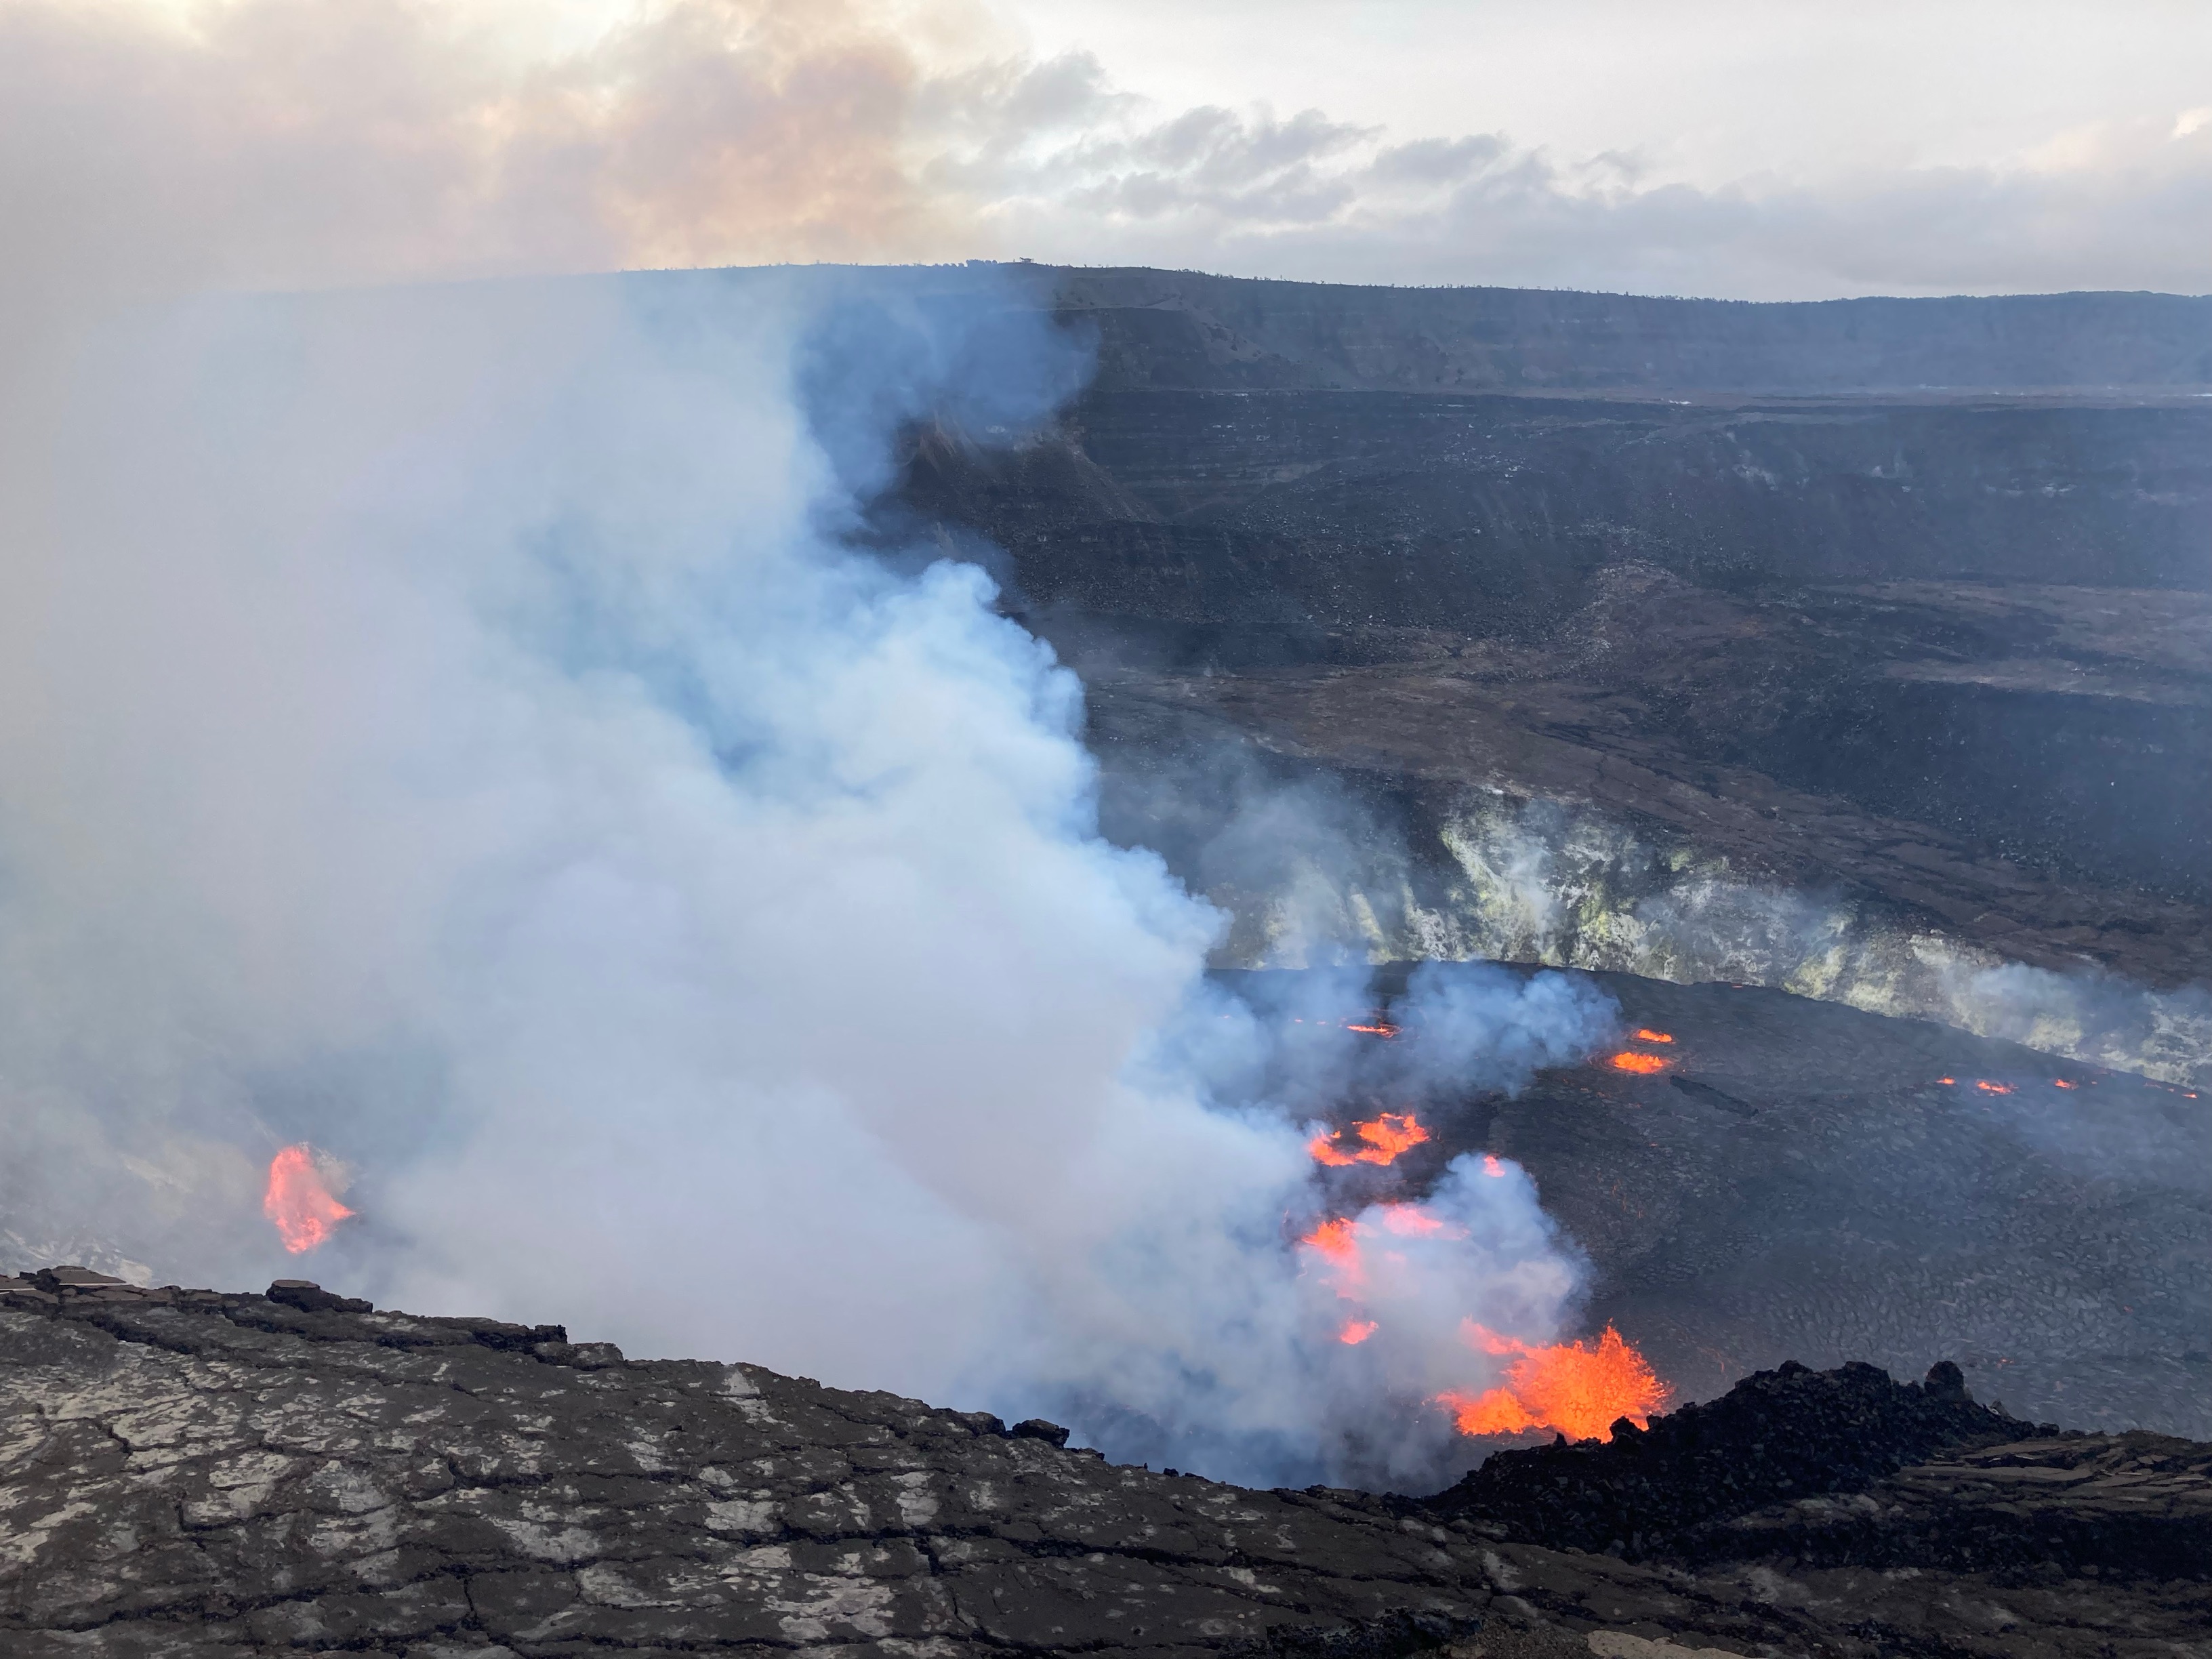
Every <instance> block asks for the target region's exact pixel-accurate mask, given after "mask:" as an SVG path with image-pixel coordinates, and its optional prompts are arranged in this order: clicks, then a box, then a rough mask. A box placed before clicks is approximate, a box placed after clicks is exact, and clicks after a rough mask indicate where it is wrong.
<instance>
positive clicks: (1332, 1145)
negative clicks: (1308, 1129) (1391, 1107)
mask: <svg viewBox="0 0 2212 1659" xmlns="http://www.w3.org/2000/svg"><path fill="white" fill-rule="evenodd" d="M1350 1133H1352V1134H1355V1135H1357V1136H1358V1138H1359V1139H1362V1140H1364V1141H1365V1142H1366V1143H1367V1144H1366V1145H1365V1146H1361V1147H1357V1148H1355V1149H1353V1150H1352V1151H1351V1152H1346V1151H1345V1150H1344V1149H1343V1148H1341V1147H1340V1146H1337V1145H1336V1141H1337V1139H1338V1136H1336V1135H1316V1136H1315V1137H1314V1138H1313V1139H1311V1140H1310V1141H1308V1142H1307V1143H1306V1151H1307V1152H1308V1153H1310V1155H1311V1156H1312V1158H1313V1160H1314V1162H1315V1163H1316V1164H1328V1166H1329V1168H1331V1169H1333V1170H1341V1169H1344V1168H1346V1166H1348V1165H1350V1164H1389V1163H1393V1162H1395V1160H1396V1158H1397V1157H1398V1154H1399V1153H1401V1152H1405V1151H1407V1149H1408V1148H1409V1147H1413V1146H1419V1145H1420V1144H1421V1143H1422V1142H1423V1141H1425V1140H1426V1139H1428V1138H1429V1132H1428V1131H1427V1130H1426V1129H1425V1128H1423V1127H1421V1124H1420V1120H1419V1119H1418V1118H1416V1117H1415V1116H1414V1115H1413V1114H1412V1113H1411V1112H1405V1113H1398V1112H1385V1113H1383V1115H1382V1116H1380V1117H1377V1118H1375V1119H1372V1120H1370V1121H1368V1122H1365V1123H1355V1124H1353V1125H1352V1128H1351V1130H1350Z"/></svg>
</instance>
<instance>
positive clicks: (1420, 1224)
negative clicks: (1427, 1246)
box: [1383, 1204, 1449, 1238]
mask: <svg viewBox="0 0 2212 1659" xmlns="http://www.w3.org/2000/svg"><path fill="white" fill-rule="evenodd" d="M1383 1226H1384V1228H1385V1229H1387V1230H1388V1231H1391V1232H1394V1233H1400V1234H1404V1235H1407V1236H1410V1237H1421V1238H1426V1237H1433V1236H1434V1235H1435V1234H1437V1233H1441V1232H1444V1231H1449V1229H1447V1227H1446V1226H1445V1224H1444V1223H1443V1221H1442V1220H1440V1219H1439V1218H1437V1217H1435V1216H1432V1215H1431V1214H1430V1213H1429V1212H1427V1211H1426V1210H1424V1209H1421V1208H1420V1207H1419V1206H1416V1205H1412V1204H1385V1205H1384V1206H1383Z"/></svg>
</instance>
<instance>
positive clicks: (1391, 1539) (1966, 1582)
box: [0, 1269, 2212, 1659]
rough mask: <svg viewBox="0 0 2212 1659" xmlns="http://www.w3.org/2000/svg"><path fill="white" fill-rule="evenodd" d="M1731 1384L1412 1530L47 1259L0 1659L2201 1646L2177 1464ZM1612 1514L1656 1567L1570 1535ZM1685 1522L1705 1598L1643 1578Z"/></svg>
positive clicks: (3, 1303) (932, 1413)
mask: <svg viewBox="0 0 2212 1659" xmlns="http://www.w3.org/2000/svg"><path fill="white" fill-rule="evenodd" d="M705 1288H706V1287H704V1286H702V1291H704V1290H705ZM1739 1393H1740V1394H1742V1395H1744V1400H1743V1402H1742V1404H1741V1407H1739V1406H1738V1405H1737V1403H1736V1401H1735V1396H1731V1400H1730V1401H1725V1402H1721V1404H1719V1405H1717V1406H1716V1407H1711V1408H1709V1409H1708V1411H1707V1412H1706V1413H1705V1414H1704V1415H1702V1416H1698V1417H1692V1416H1691V1414H1689V1413H1685V1414H1684V1415H1685V1419H1686V1421H1685V1422H1684V1423H1683V1424H1682V1425H1681V1427H1680V1431H1676V1430H1675V1429H1674V1425H1670V1424H1669V1423H1668V1420H1667V1419H1659V1420H1658V1422H1657V1423H1656V1425H1655V1428H1654V1431H1653V1434H1652V1436H1651V1437H1649V1438H1650V1441H1651V1443H1652V1449H1646V1448H1645V1447H1644V1445H1643V1444H1642V1443H1640V1442H1638V1443H1624V1444H1621V1445H1619V1446H1616V1447H1613V1448H1607V1449H1604V1450H1602V1451H1600V1450H1599V1449H1596V1448H1595V1447H1591V1448H1588V1449H1581V1448H1578V1449H1573V1450H1571V1452H1569V1453H1567V1454H1565V1462H1562V1454H1559V1453H1557V1452H1553V1453H1543V1452H1537V1453H1529V1454H1520V1455H1508V1456H1507V1457H1506V1458H1504V1459H1501V1460H1499V1464H1498V1468H1497V1469H1496V1471H1495V1473H1491V1472H1487V1471H1486V1473H1485V1474H1479V1475H1478V1476H1477V1477H1476V1479H1475V1480H1474V1481H1472V1482H1469V1483H1468V1485H1467V1486H1463V1487H1462V1488H1459V1489H1455V1491H1453V1492H1449V1493H1447V1494H1444V1495H1443V1497H1442V1498H1439V1499H1438V1500H1437V1501H1436V1502H1434V1503H1430V1504H1425V1503H1421V1502H1419V1501H1413V1500H1408V1499H1404V1498H1375V1497H1369V1496H1364V1495H1362V1494H1358V1493H1352V1492H1330V1491H1325V1490H1321V1489H1314V1490H1311V1491H1308V1492H1249V1491H1244V1490H1241V1489H1239V1488H1236V1487H1231V1486H1218V1485H1216V1484H1214V1483H1212V1482H1210V1481H1206V1480H1196V1479H1193V1478H1191V1477H1188V1476H1182V1475H1177V1474H1172V1473H1154V1472H1152V1471H1149V1470H1144V1469H1134V1468H1116V1467H1114V1466H1110V1465H1108V1464H1106V1463H1105V1462H1103V1460H1102V1459H1100V1458H1099V1457H1098V1456H1097V1454H1095V1453H1086V1452H1084V1451H1082V1450H1079V1449H1065V1448H1063V1447H1062V1446H1061V1445H1060V1443H1059V1442H1060V1439H1061V1438H1063V1437H1064V1431H1058V1430H1055V1429H1054V1428H1053V1426H1052V1425H1048V1424H1037V1423H1033V1424H1024V1425H1018V1426H1016V1427H1015V1428H1013V1429H1012V1430H1011V1431H1009V1430H1008V1429H1006V1426H1005V1425H1002V1424H1000V1422H999V1421H998V1420H997V1419H993V1418H987V1417H985V1416H983V1415H982V1414H981V1413H958V1412H948V1411H944V1410H939V1409H935V1408H933V1407H929V1406H927V1405H925V1404H923V1403H922V1402H921V1401H914V1400H902V1399H899V1398H896V1397H895V1396H892V1395H881V1394H875V1395H870V1394H854V1393H847V1392H842V1391H840V1390H836V1389H823V1388H822V1387H820V1386H819V1385H818V1384H816V1383H811V1382H807V1381H805V1380H804V1379H793V1378H789V1377H783V1376H776V1375H775V1374H774V1373H772V1372H769V1371H765V1370H761V1369H760V1368H758V1367H756V1366H749V1365H729V1364H706V1363H702V1362H696V1361H684V1360H659V1361H646V1362H639V1361H634V1360H629V1359H625V1358H623V1356H622V1355H620V1354H619V1353H617V1352H614V1351H613V1350H611V1349H610V1348H608V1347H606V1346H605V1345H594V1344H590V1343H584V1344H578V1343H572V1342H570V1341H568V1340H567V1336H566V1333H565V1332H562V1331H561V1330H560V1329H558V1328H554V1327H538V1328H524V1327H520V1326H514V1325H504V1324H501V1323H499V1322H496V1321H490V1320H471V1319H425V1318H418V1317H415V1316H410V1315H405V1314H399V1313H393V1312H388V1311H386V1312H380V1311H377V1310H372V1309H369V1308H368V1306H367V1305H366V1304H360V1303H348V1302H343V1301H342V1300H341V1299H340V1298H338V1297H333V1296H330V1295H327V1294H325V1293H322V1292H319V1291H317V1290H315V1288H314V1287H313V1286H310V1285H289V1284H279V1285H272V1286H271V1287H270V1294H269V1295H268V1296H265V1297H264V1296H241V1295H219V1294H216V1293H215V1292H212V1291H179V1290H174V1289H167V1290H155V1291H143V1290H138V1289H135V1288H133V1287H131V1286H129V1285H120V1284H118V1283H116V1282H114V1281H112V1280H107V1281H102V1280H100V1279H99V1278H98V1276H97V1275H91V1274H86V1273H82V1272H81V1271H79V1270H75V1269H61V1270H58V1271H50V1272H47V1273H42V1274H40V1276H39V1277H38V1278H37V1279H35V1280H24V1279H0V1516H4V1527H5V1530H4V1533H3V1534H0V1647H4V1649H5V1650H6V1651H7V1652H8V1653H9V1655H10V1656H11V1659H12V1656H21V1659H61V1656H65V1655H82V1654H87V1653H99V1654H102V1655H113V1656H148V1659H151V1656H154V1655H178V1656H202V1655H204V1656H208V1659H216V1656H222V1659H259V1656H263V1655H276V1654H280V1653H303V1652H304V1653H315V1652H334V1651H347V1652H368V1653H378V1654H386V1655H392V1656H408V1659H460V1656H469V1655H473V1656H483V1659H502V1656H504V1659H518V1656H520V1659H556V1656H572V1655H582V1654H587V1653H588V1654H627V1653H660V1654H666V1653H678V1652H681V1653H695V1654H696V1653H714V1654H729V1655H738V1654H747V1655H766V1654H770V1653H783V1654H788V1653H793V1652H804V1653H811V1654H820V1655H859V1654H861V1653H871V1654H913V1655H925V1654H927V1655H936V1656H943V1659H957V1656H963V1655H971V1654H973V1655H982V1654H1036V1655H1043V1654H1051V1653H1067V1652H1097V1653H1115V1654H1128V1655H1147V1654H1149V1655H1157V1656H1160V1659H1168V1656H1198V1655H1202V1654H1239V1653H1242V1654H1256V1653H1264V1652H1274V1653H1316V1654H1321V1653H1338V1654H1348V1653H1364V1654H1368V1655H1371V1656H1375V1659H1386V1656H1396V1655H1401V1654H1407V1653H1412V1652H1419V1651H1429V1652H1435V1651H1438V1650H1443V1651H1447V1652H1449V1653H1450V1654H1452V1655H1454V1656H1455V1659H1477V1656H1481V1659H1582V1656H1592V1655H1595V1656H1599V1659H1624V1656H1626V1659H1681V1656H1696V1655H1699V1654H1703V1653H1706V1652H1708V1651H1710V1650H1713V1649H1715V1648H1718V1649H1719V1650H1721V1651H1723V1652H1726V1653H1767V1654H1779V1653H1788V1654H1795V1655H1806V1656H1820V1659H1872V1656H1875V1655H1878V1654H1893V1655H1923V1654H1924V1655H1929V1656H1936V1655H1942V1656H1946V1659H1954V1656H1989V1659H1998V1656H2005V1659H2021V1656H2036V1659H2041V1656H2050V1659H2059V1656H2067V1659H2072V1656H2081V1659H2091V1656H2106V1655H2114V1654H2126V1655H2130V1656H2135V1655H2142V1656H2144V1659H2148V1656H2150V1655H2152V1654H2157V1655H2160V1656H2163V1659H2203V1656H2205V1655H2207V1654H2212V1641H2208V1639H2207V1637H2206V1634H2205V1632H2206V1631H2207V1629H2208V1628H2212V1603H2208V1601H2207V1597H2208V1594H2212V1586H2208V1583H2207V1582H2206V1580H2205V1577H2204V1573H2203V1555H2202V1551H2203V1545H2204V1541H2205V1540H2206V1538H2207V1531H2206V1528H2207V1526H2208V1517H2212V1501H2208V1498H2212V1484H2208V1480H2207V1475H2206V1468H2205V1462H2204V1452H2205V1449H2204V1448H2203V1447H2201V1446H2194V1445H2191V1444H2189V1443H2184V1442H2175V1441H2161V1440H2158V1439H2156V1438H2155V1437H2122V1438H2119V1439H2111V1438H2107V1437H2081V1436H2074V1437H2066V1436H2059V1435H2056V1434H2053V1433H2051V1432H2050V1431H2039V1430H2038V1429H2037V1428H2035V1427H2034V1426H2033V1425H2029V1424H2026V1423H2021V1422H2017V1421H2015V1420H2013V1419H2007V1418H2004V1417H2002V1415H2001V1414H1998V1413H1992V1412H1985V1411H1982V1410H1980V1409H1979V1408H1978V1407H1972V1406H1970V1405H1966V1404H1964V1403H1963V1402H1962V1401H1958V1400H1957V1399H1956V1398H1955V1397H1954V1394H1955V1373H1952V1374H1950V1376H1949V1378H1948V1379H1946V1378H1945V1377H1942V1376H1938V1377H1936V1378H1931V1383H1930V1389H1929V1390H1923V1389H1920V1388H1917V1387H1907V1388H1903V1389H1899V1388H1898V1387H1897V1386H1896V1385H1894V1384H1893V1383H1889V1382H1888V1380H1887V1378H1881V1377H1879V1376H1878V1375H1877V1374H1874V1373H1870V1372H1865V1371H1864V1369H1863V1368H1862V1369H1861V1371H1860V1372H1854V1373H1840V1374H1837V1375H1834V1376H1828V1377H1816V1376H1811V1375H1810V1374H1809V1373H1803V1372H1802V1371H1801V1372H1796V1373H1793V1374H1792V1375H1790V1376H1784V1377H1779V1378H1777V1377H1773V1376H1768V1377H1762V1378H1753V1379H1752V1380H1751V1381H1750V1382H1749V1383H1747V1384H1746V1386H1745V1389H1744V1390H1740V1391H1739ZM1753 1435H1756V1436H1758V1437H1759V1438H1758V1439H1757V1440H1755V1441H1754V1440H1753V1439H1752V1438H1751V1436H1753ZM1678 1442H1679V1443H1680V1445H1678V1444H1677V1443H1678ZM1662 1444H1663V1445H1665V1446H1666V1447H1668V1448H1671V1449H1670V1450H1668V1451H1665V1452H1663V1453H1662V1452H1660V1451H1658V1450H1657V1448H1658V1447H1660V1446H1661V1445H1662ZM1676 1465H1680V1472H1679V1474H1675V1473H1670V1472H1672V1471H1674V1466H1676ZM1729 1468H1741V1470H1743V1471H1744V1472H1745V1474H1747V1476H1749V1477H1750V1478H1749V1479H1748V1480H1747V1481H1746V1482H1745V1483H1744V1484H1743V1486H1742V1490H1741V1492H1730V1491H1729V1485H1730V1483H1729V1481H1728V1480H1726V1479H1724V1478H1717V1477H1719V1476H1721V1475H1723V1474H1725V1471H1726V1470H1728V1469H1729ZM1570 1471H1571V1474H1570V1478H1569V1480H1566V1481H1563V1480H1561V1479H1560V1476H1561V1475H1562V1474H1563V1473H1568V1472H1570ZM1523 1486H1529V1487H1532V1488H1533V1490H1534V1491H1535V1492H1538V1493H1540V1494H1541V1497H1540V1498H1534V1499H1530V1498H1519V1497H1516V1495H1515V1494H1516V1492H1517V1491H1518V1490H1519V1489H1520V1488H1521V1487H1523ZM1568 1486H1572V1487H1574V1488H1575V1492H1579V1494H1580V1495H1581V1500H1582V1501H1579V1502H1578V1501H1577V1497H1576V1495H1575V1492H1568V1491H1567V1490H1566V1488H1567V1487H1568ZM1778 1497H1781V1498H1783V1499H1784V1501H1782V1502H1781V1503H1779V1504H1777V1503H1776V1502H1775V1501H1774V1500H1775V1499H1776V1498H1778ZM1793 1499H1795V1500H1796V1501H1791V1500H1793ZM1677 1500H1679V1501H1677ZM1617 1515H1631V1516H1640V1517H1649V1518H1650V1520H1651V1522H1652V1524H1651V1525H1650V1527H1649V1528H1644V1529H1642V1530H1643V1531H1645V1532H1648V1534H1649V1536H1648V1537H1642V1536H1640V1537H1639V1539H1638V1542H1639V1545H1642V1546H1644V1547H1643V1548H1640V1549H1639V1551H1638V1553H1647V1554H1652V1555H1655V1556H1656V1557H1657V1558H1658V1559H1654V1560H1650V1561H1627V1560H1623V1559H1616V1557H1615V1556H1613V1555H1610V1554H1602V1553H1601V1554H1587V1553H1581V1552H1580V1551H1579V1550H1577V1549H1576V1548H1574V1547H1572V1544H1573V1540H1574V1539H1577V1538H1579V1537H1582V1536H1583V1535H1584V1534H1587V1533H1588V1532H1589V1528H1590V1527H1591V1526H1593V1525H1596V1526H1599V1527H1600V1528H1602V1527H1603V1525H1605V1524H1607V1523H1608V1522H1610V1521H1611V1520H1612V1519H1613V1517H1614V1516H1617ZM1678 1515H1679V1516H1682V1517H1685V1518H1688V1519H1691V1520H1693V1521H1694V1522H1696V1523H1697V1524H1696V1526H1695V1527H1694V1528H1693V1530H1694V1535H1695V1541H1696V1561H1697V1565H1696V1568H1695V1570H1694V1571H1692V1570H1690V1569H1689V1568H1688V1566H1687V1565H1686V1564H1687V1561H1688V1559H1689V1557H1687V1556H1683V1557H1682V1558H1681V1561H1680V1564H1678V1563H1676V1562H1674V1561H1670V1560H1669V1559H1668V1547H1670V1546H1671V1545H1672V1543H1673V1542H1674V1539H1675V1537H1676V1535H1677V1534H1680V1532H1681V1528H1680V1527H1679V1526H1676V1527H1674V1528H1673V1530H1669V1529H1668V1526H1667V1525H1665V1524H1662V1520H1663V1518H1665V1517H1673V1516H1678ZM1883 1516H1894V1517H1895V1519H1896V1523H1897V1533H1898V1536H1899V1537H1900V1538H1906V1537H1916V1536H1920V1535H1923V1534H1925V1533H1926V1532H1928V1531H1929V1529H1930V1528H1934V1529H1937V1530H1941V1529H1942V1528H1944V1526H1945V1523H1946V1522H1957V1523H1959V1524H1958V1528H1957V1534H1958V1535H1956V1536H1954V1537H1953V1539H1952V1540H1951V1544H1952V1547H1953V1548H1952V1553H1954V1554H1965V1555H1966V1556H1968V1557H1969V1558H1970V1559H1967V1560H1966V1561H1965V1562H1963V1563H1962V1564H1960V1565H1946V1566H1945V1567H1942V1568H1941V1569H1937V1570H1934V1571H1929V1570H1925V1569H1924V1568H1922V1567H1916V1568H1915V1569H1914V1570H1912V1571H1893V1570H1892V1564H1891V1563H1890V1562H1889V1561H1888V1560H1887V1559H1883V1558H1882V1551H1881V1545H1882V1541H1883V1534H1881V1530H1880V1528H1875V1531H1874V1534H1873V1536H1872V1537H1871V1539H1869V1537H1868V1536H1867V1533H1868V1522H1869V1518H1870V1517H1871V1518H1876V1519H1878V1518H1880V1517H1883ZM1914 1528H1918V1531H1917V1532H1916V1531H1915V1530H1914ZM1632 1530H1638V1528H1632ZM1553 1533H1557V1534H1559V1543H1557V1544H1554V1543H1552V1542H1550V1541H1548V1540H1549V1538H1550V1535H1551V1534H1553ZM1969 1535H1970V1536H1971V1540H1972V1545H1973V1548H1972V1550H1962V1549H1961V1548H1960V1547H1959V1546H1960V1543H1961V1542H1962V1541H1963V1540H1964V1539H1965V1538H1966V1537H1967V1536H1969ZM1816 1539H1817V1541H1818V1544H1817V1548H1816V1547H1815V1545H1814V1541H1815V1540H1816ZM1562 1546H1564V1547H1562ZM1798 1551H1802V1552H1803V1553H1804V1556H1805V1559H1799V1557H1798V1555H1797V1554H1796V1552H1798Z"/></svg>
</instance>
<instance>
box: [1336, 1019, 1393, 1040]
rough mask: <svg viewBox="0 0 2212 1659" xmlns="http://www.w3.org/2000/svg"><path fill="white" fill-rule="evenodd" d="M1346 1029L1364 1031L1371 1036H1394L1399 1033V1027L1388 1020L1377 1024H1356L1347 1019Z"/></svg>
mask: <svg viewBox="0 0 2212 1659" xmlns="http://www.w3.org/2000/svg"><path fill="white" fill-rule="evenodd" d="M1344 1029H1345V1030H1347V1031H1364V1032H1366V1033H1367V1035H1368V1036H1379V1037H1394V1036H1397V1035H1398V1028H1397V1027H1396V1026H1395V1025H1392V1024H1389V1022H1387V1021H1385V1022H1383V1023H1382V1024H1375V1025H1354V1024H1352V1022H1351V1021H1349V1020H1346V1022H1345V1025H1344Z"/></svg>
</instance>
